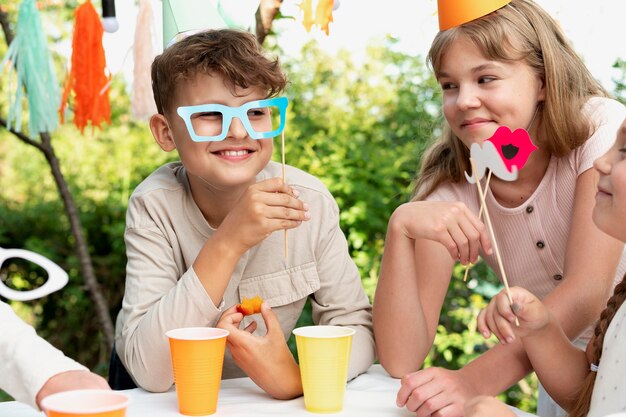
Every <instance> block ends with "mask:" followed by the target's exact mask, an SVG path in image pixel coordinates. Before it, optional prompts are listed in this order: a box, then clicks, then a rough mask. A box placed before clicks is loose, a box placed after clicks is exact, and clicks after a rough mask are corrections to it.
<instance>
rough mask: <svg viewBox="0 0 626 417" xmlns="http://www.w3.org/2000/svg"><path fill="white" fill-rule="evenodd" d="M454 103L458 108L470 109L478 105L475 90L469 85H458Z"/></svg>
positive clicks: (478, 101)
mask: <svg viewBox="0 0 626 417" xmlns="http://www.w3.org/2000/svg"><path fill="white" fill-rule="evenodd" d="M456 105H457V107H458V108H459V109H460V110H467V109H472V108H476V107H479V106H480V100H479V98H478V95H477V94H476V91H475V90H474V89H473V88H472V87H470V86H462V87H459V93H458V95H457V99H456Z"/></svg>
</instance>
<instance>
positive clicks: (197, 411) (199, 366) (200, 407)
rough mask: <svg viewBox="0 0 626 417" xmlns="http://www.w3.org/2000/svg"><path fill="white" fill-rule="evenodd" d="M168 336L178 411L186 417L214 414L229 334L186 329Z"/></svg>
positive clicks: (208, 328) (206, 329)
mask: <svg viewBox="0 0 626 417" xmlns="http://www.w3.org/2000/svg"><path fill="white" fill-rule="evenodd" d="M165 334H166V336H167V337H168V338H169V340H170V353H171V356H172V368H173V369H174V383H175V384H176V397H177V398H178V411H179V412H180V413H181V414H184V415H187V416H206V415H209V414H213V413H215V411H216V410H217V396H218V393H219V391H220V383H221V381H222V366H223V365H224V350H225V349H226V337H227V336H228V331H227V330H223V329H217V328H213V327H185V328H180V329H174V330H170V331H168V332H167V333H165Z"/></svg>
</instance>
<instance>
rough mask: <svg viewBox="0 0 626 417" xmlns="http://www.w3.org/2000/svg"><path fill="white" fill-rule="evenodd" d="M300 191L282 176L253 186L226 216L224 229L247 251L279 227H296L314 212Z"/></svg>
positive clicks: (226, 234) (222, 226) (223, 223)
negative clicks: (299, 197)
mask: <svg viewBox="0 0 626 417" xmlns="http://www.w3.org/2000/svg"><path fill="white" fill-rule="evenodd" d="M298 195H299V192H298V191H297V190H296V189H293V188H292V187H290V186H289V185H288V184H285V183H284V182H283V180H282V179H280V178H271V179H267V180H264V181H260V182H258V183H256V184H253V185H251V186H250V187H249V188H248V189H247V190H246V192H245V193H244V194H243V195H242V196H241V197H240V198H239V200H238V201H237V204H236V205H235V207H234V208H233V209H232V210H231V211H230V213H228V215H227V216H226V217H225V218H224V220H223V221H222V223H221V224H220V226H219V227H218V232H222V233H224V234H225V236H229V239H230V241H231V242H233V243H234V244H238V246H239V249H240V251H241V252H242V253H243V252H245V251H247V250H248V249H250V248H251V247H253V246H255V245H257V244H258V243H259V242H261V241H262V240H263V239H265V238H266V237H268V236H269V235H270V234H272V233H273V232H275V231H277V230H282V229H293V228H295V227H298V226H299V225H300V224H301V223H302V222H303V221H306V220H309V219H310V218H311V215H310V213H309V210H308V205H307V204H306V203H304V202H302V201H300V200H298V198H297V197H298Z"/></svg>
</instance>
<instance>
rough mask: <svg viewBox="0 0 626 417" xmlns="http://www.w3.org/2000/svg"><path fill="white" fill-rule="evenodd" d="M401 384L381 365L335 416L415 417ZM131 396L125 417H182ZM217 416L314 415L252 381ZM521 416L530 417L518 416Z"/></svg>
mask: <svg viewBox="0 0 626 417" xmlns="http://www.w3.org/2000/svg"><path fill="white" fill-rule="evenodd" d="M399 388H400V380H399V379H394V378H391V377H390V376H389V375H388V374H387V373H386V372H385V371H384V370H383V368H382V367H381V366H380V365H373V366H372V367H371V368H370V369H369V370H368V371H367V373H365V374H363V375H360V376H359V377H357V378H356V379H354V380H353V381H350V382H349V383H348V388H347V390H346V397H345V400H344V406H343V411H342V412H340V413H335V414H332V415H333V416H358V417H368V416H377V417H380V416H390V417H393V416H400V417H401V416H404V417H408V416H415V414H414V413H411V412H409V411H407V410H406V409H404V408H402V409H401V408H398V407H396V394H397V392H398V389H399ZM124 392H125V393H127V394H128V395H129V396H130V405H129V407H128V411H127V412H126V417H179V416H181V414H179V413H178V406H177V403H176V392H175V391H174V388H172V389H171V390H170V391H168V392H165V393H161V394H155V393H150V392H147V391H144V390H142V389H140V388H137V389H132V390H127V391H124ZM213 415H214V416H229V417H239V416H241V417H254V416H276V415H285V416H308V417H311V416H313V415H315V414H314V413H310V412H308V411H306V410H305V408H304V400H303V398H302V397H300V398H296V399H294V400H290V401H280V400H275V399H273V398H271V397H270V396H269V395H267V394H266V393H265V392H264V391H263V390H261V389H260V388H259V387H257V386H256V385H255V384H254V382H252V380H251V379H249V378H237V379H227V380H224V381H222V384H221V388H220V393H219V398H218V403H217V412H216V413H215V414H213ZM518 415H520V416H530V414H526V413H523V412H518ZM42 416H44V413H42V412H38V411H36V410H34V409H33V408H31V407H29V406H27V405H25V404H22V403H18V402H16V401H11V402H4V403H0V417H42Z"/></svg>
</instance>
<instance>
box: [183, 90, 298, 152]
mask: <svg viewBox="0 0 626 417" xmlns="http://www.w3.org/2000/svg"><path fill="white" fill-rule="evenodd" d="M288 104H289V100H288V99H287V97H274V98H268V99H265V100H254V101H250V102H248V103H245V104H242V105H241V106H239V107H230V106H225V105H223V104H200V105H197V106H181V107H179V108H178V109H176V112H177V113H178V115H179V116H180V117H181V118H182V119H183V120H184V121H185V125H186V126H187V130H188V131H189V135H190V136H191V140H193V141H194V142H210V141H220V140H224V138H225V137H226V135H227V134H228V130H229V129H230V124H231V122H232V120H233V117H236V118H238V119H239V120H241V123H242V124H243V126H244V128H245V129H246V131H247V132H248V134H249V135H250V137H251V138H252V139H267V138H273V137H274V136H276V135H279V134H280V133H281V132H282V131H283V129H284V128H285V114H286V113H287V105H288Z"/></svg>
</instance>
